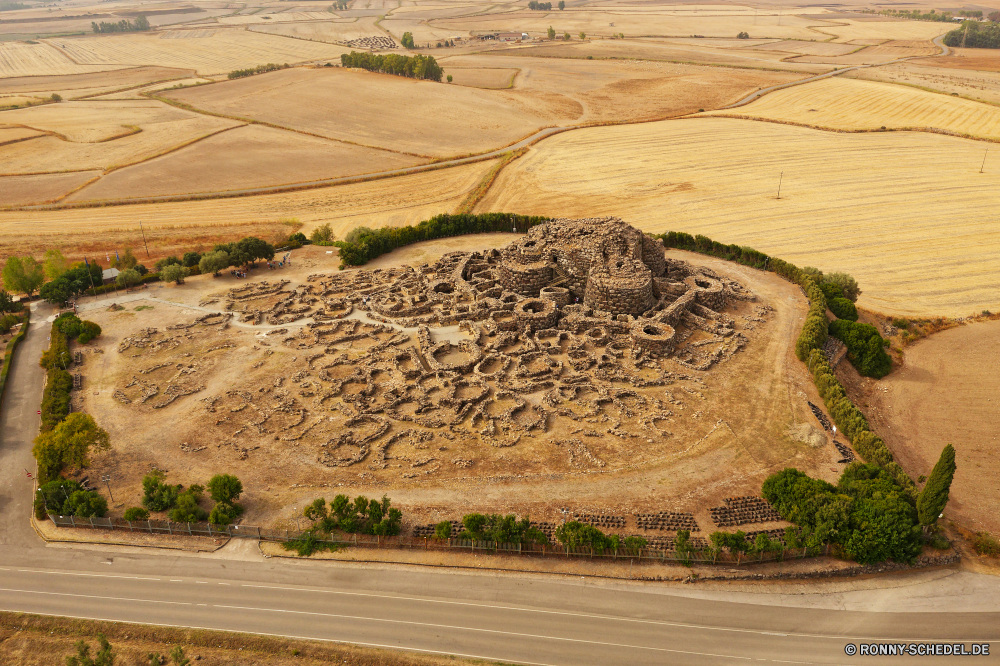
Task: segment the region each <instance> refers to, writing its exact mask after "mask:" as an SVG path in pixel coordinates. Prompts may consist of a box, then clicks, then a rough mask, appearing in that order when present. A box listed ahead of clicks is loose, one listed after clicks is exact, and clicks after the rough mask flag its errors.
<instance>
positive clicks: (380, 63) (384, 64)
mask: <svg viewBox="0 0 1000 666" xmlns="http://www.w3.org/2000/svg"><path fill="white" fill-rule="evenodd" d="M404 46H405V44H404ZM407 48H413V47H412V46H407ZM340 64H341V65H343V66H344V67H358V68H360V69H366V70H368V71H370V72H381V73H382V74H393V75H395V76H405V77H407V78H410V79H425V80H429V81H438V82H440V81H441V77H442V75H443V74H444V70H443V69H441V65H439V64H438V63H437V60H435V59H434V56H425V55H415V56H405V55H399V54H398V53H388V54H385V55H379V54H375V53H368V52H361V53H358V52H356V51H351V52H350V53H342V54H341V55H340Z"/></svg>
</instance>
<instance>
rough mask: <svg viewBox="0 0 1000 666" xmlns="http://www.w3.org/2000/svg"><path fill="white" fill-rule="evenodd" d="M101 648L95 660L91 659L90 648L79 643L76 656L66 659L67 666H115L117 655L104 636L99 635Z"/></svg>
mask: <svg viewBox="0 0 1000 666" xmlns="http://www.w3.org/2000/svg"><path fill="white" fill-rule="evenodd" d="M97 644H98V645H99V648H98V650H97V653H96V654H95V655H94V657H93V658H91V657H90V646H89V645H87V644H86V643H85V642H83V641H77V643H76V654H75V655H71V656H69V657H66V666H114V663H115V653H114V651H113V650H112V649H111V644H110V643H108V639H107V638H105V637H104V634H97Z"/></svg>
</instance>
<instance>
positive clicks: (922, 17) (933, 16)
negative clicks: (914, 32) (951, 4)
mask: <svg viewBox="0 0 1000 666" xmlns="http://www.w3.org/2000/svg"><path fill="white" fill-rule="evenodd" d="M879 14H882V15H884V16H892V17H894V18H902V19H909V20H911V21H936V22H938V23H947V22H948V21H950V20H951V19H952V17H951V12H940V13H939V12H936V11H934V10H933V9H932V10H930V11H929V12H922V11H920V10H919V9H910V10H907V9H886V10H884V11H881V12H879Z"/></svg>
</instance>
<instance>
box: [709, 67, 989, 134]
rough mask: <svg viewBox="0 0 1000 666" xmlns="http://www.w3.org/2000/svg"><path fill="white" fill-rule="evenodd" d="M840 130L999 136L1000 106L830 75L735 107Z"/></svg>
mask: <svg viewBox="0 0 1000 666" xmlns="http://www.w3.org/2000/svg"><path fill="white" fill-rule="evenodd" d="M737 114H738V115H739V116H745V117H750V118H761V119H764V120H777V121H779V122H792V123H801V124H803V125H809V126H812V127H824V128H830V129H839V130H877V129H879V128H880V127H885V128H887V129H923V128H929V129H937V130H943V131H946V132H954V133H956V134H968V135H971V136H975V137H982V138H987V139H1000V108H997V107H995V106H990V105H986V104H981V103H979V102H973V101H970V100H966V99H960V98H956V97H953V96H950V95H942V94H938V93H931V92H927V91H924V90H918V89H916V88H911V87H909V86H898V85H893V84H890V83H876V82H872V81H859V80H857V79H844V78H839V77H837V78H830V79H823V80H822V81H815V82H813V83H808V84H806V85H802V86H795V87H792V88H786V89H784V90H778V91H775V92H773V93H771V94H769V95H765V96H764V97H762V98H760V99H758V100H756V101H755V102H752V103H751V104H748V105H747V106H744V107H741V108H739V109H733V110H731V111H717V112H714V113H713V114H712V115H737Z"/></svg>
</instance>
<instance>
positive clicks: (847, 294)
mask: <svg viewBox="0 0 1000 666" xmlns="http://www.w3.org/2000/svg"><path fill="white" fill-rule="evenodd" d="M823 282H824V283H825V284H830V285H836V286H837V287H839V288H840V293H842V294H843V295H844V298H846V299H848V300H850V301H851V302H852V303H854V302H857V300H858V296H860V295H861V288H860V287H858V282H857V280H855V279H854V278H853V277H851V276H850V275H848V274H847V273H830V274H829V275H826V276H824V277H823Z"/></svg>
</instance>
